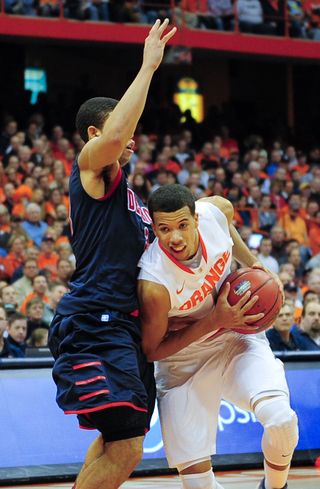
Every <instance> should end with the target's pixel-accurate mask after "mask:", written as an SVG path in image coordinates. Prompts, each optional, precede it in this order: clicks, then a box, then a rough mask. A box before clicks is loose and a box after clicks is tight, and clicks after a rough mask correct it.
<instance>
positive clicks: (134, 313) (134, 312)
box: [130, 309, 139, 317]
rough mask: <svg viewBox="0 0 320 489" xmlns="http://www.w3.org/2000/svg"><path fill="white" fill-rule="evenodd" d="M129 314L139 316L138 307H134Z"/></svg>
mask: <svg viewBox="0 0 320 489" xmlns="http://www.w3.org/2000/svg"><path fill="white" fill-rule="evenodd" d="M130 316H135V317H138V316H139V309H136V310H135V311H132V312H131V313H130Z"/></svg>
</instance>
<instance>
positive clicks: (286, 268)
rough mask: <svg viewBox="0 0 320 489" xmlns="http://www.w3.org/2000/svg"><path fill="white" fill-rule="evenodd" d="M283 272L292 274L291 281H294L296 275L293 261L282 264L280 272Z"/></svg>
mask: <svg viewBox="0 0 320 489" xmlns="http://www.w3.org/2000/svg"><path fill="white" fill-rule="evenodd" d="M283 272H286V273H288V274H289V275H290V277H291V281H294V277H295V268H294V266H293V265H292V263H289V262H288V263H284V264H283V265H281V266H280V273H279V275H280V274H281V273H283Z"/></svg>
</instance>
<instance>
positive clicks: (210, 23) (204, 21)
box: [199, 0, 234, 31]
mask: <svg viewBox="0 0 320 489" xmlns="http://www.w3.org/2000/svg"><path fill="white" fill-rule="evenodd" d="M199 21H200V27H202V28H205V29H216V30H219V31H224V30H228V31H230V30H233V29H234V8H233V5H232V3H231V0H207V4H206V10H205V11H204V10H203V9H201V13H200V14H199Z"/></svg>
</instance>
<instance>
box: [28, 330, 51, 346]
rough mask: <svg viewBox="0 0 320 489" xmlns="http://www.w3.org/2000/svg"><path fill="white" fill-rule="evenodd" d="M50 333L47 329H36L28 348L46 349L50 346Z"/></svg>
mask: <svg viewBox="0 0 320 489" xmlns="http://www.w3.org/2000/svg"><path fill="white" fill-rule="evenodd" d="M48 333H49V331H48V330H47V329H45V328H37V329H35V330H34V331H33V332H32V334H31V337H30V339H29V341H28V342H27V343H28V344H27V348H29V347H31V348H32V347H38V348H39V347H46V346H47V344H48Z"/></svg>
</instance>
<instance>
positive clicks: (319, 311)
mask: <svg viewBox="0 0 320 489" xmlns="http://www.w3.org/2000/svg"><path fill="white" fill-rule="evenodd" d="M297 335H298V337H299V339H300V340H301V341H302V342H303V345H304V348H303V349H304V350H314V351H319V350H320V303H319V302H308V303H307V304H305V306H304V307H303V310H302V315H301V322H300V329H297Z"/></svg>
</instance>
